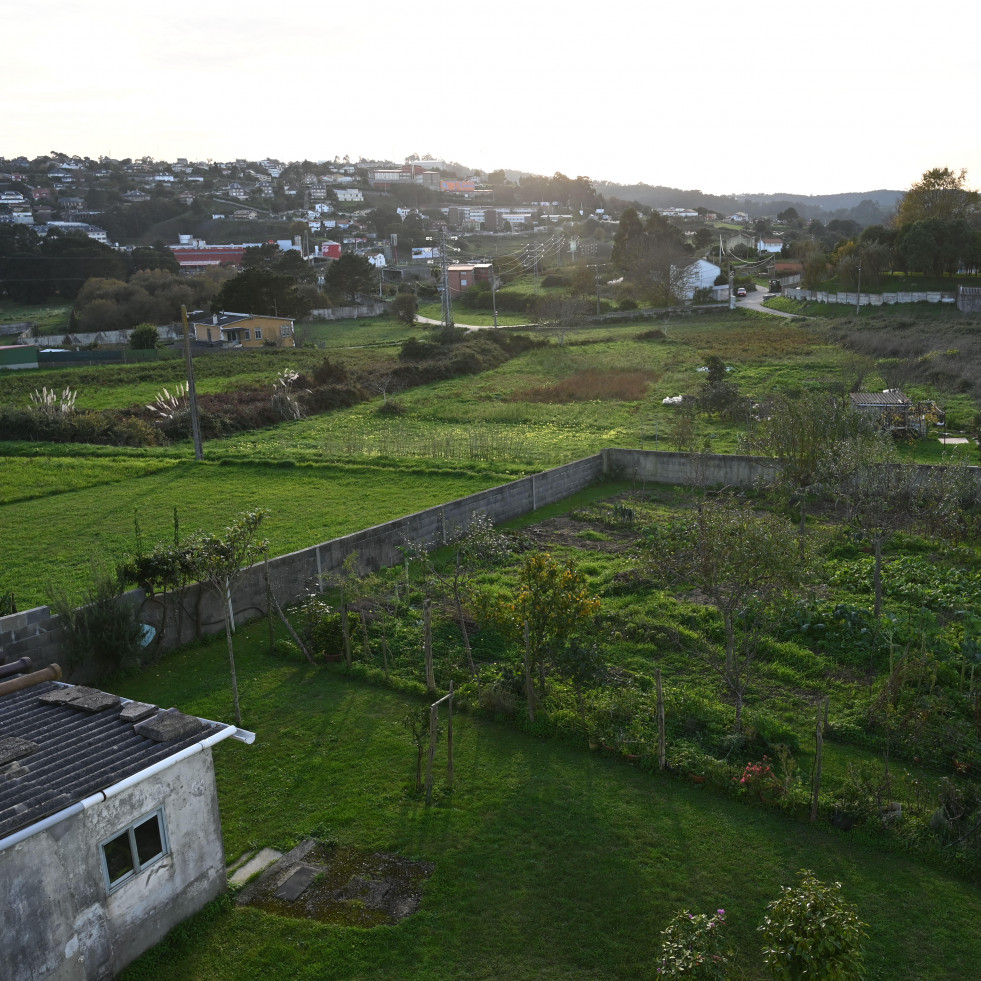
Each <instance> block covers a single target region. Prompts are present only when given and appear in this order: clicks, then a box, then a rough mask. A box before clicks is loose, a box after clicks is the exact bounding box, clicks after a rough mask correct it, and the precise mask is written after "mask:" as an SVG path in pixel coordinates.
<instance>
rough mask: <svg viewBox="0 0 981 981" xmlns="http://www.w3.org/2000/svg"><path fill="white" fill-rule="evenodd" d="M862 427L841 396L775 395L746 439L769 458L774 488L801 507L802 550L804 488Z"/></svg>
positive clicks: (813, 482) (825, 471) (752, 448)
mask: <svg viewBox="0 0 981 981" xmlns="http://www.w3.org/2000/svg"><path fill="white" fill-rule="evenodd" d="M864 429H865V423H864V421H863V420H862V419H861V418H860V417H859V415H858V414H857V413H855V412H853V411H852V409H851V406H850V405H848V404H847V403H846V401H845V400H843V399H836V398H834V397H832V396H830V395H827V394H826V393H823V392H813V393H809V394H806V395H802V396H801V397H800V398H797V399H791V398H787V397H785V396H780V397H779V398H777V399H775V400H774V401H773V402H772V403H771V405H770V406H769V408H768V411H767V414H766V418H764V419H762V420H761V421H760V424H759V426H758V427H757V430H756V432H755V433H754V434H753V435H752V436H751V437H750V439H749V442H748V448H749V450H750V452H751V453H758V454H760V455H761V456H764V457H769V458H771V459H772V461H773V468H774V478H773V486H774V487H775V489H776V490H777V492H778V493H782V494H783V495H784V496H786V497H788V498H791V499H794V500H796V502H797V505H798V507H799V508H800V536H801V537H800V546H799V547H800V550H801V553H802V554H803V550H804V535H805V532H806V518H807V514H806V512H807V494H808V492H809V491H811V490H812V489H813V488H814V486H815V485H816V484H817V483H818V482H819V481H820V480H821V479H822V478H823V477H825V476H826V475H827V474H828V471H829V469H830V466H831V463H832V461H833V460H834V459H835V457H836V455H837V453H838V452H839V451H840V448H841V447H842V446H843V445H844V443H845V442H847V441H848V440H850V439H853V438H854V437H855V436H857V435H860V434H861V433H862V432H863V430H864Z"/></svg>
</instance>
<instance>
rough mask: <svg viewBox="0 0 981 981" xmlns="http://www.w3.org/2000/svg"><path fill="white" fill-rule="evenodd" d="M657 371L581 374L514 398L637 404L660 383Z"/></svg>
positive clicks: (541, 400)
mask: <svg viewBox="0 0 981 981" xmlns="http://www.w3.org/2000/svg"><path fill="white" fill-rule="evenodd" d="M657 378H658V375H657V373H656V372H653V371H597V370H595V369H590V370H588V371H580V372H579V373H578V374H576V375H572V376H571V377H569V378H563V379H562V381H560V382H556V383H555V384H554V385H543V386H542V387H541V388H526V389H525V390H524V391H521V392H515V393H514V395H512V396H511V398H512V399H513V401H515V402H606V401H610V400H611V399H619V400H620V401H622V402H636V401H637V400H638V399H642V398H643V397H644V396H645V395H646V394H647V386H648V385H650V383H651V382H652V381H656V380H657Z"/></svg>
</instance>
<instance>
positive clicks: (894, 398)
mask: <svg viewBox="0 0 981 981" xmlns="http://www.w3.org/2000/svg"><path fill="white" fill-rule="evenodd" d="M849 398H850V399H851V400H852V405H872V406H883V407H884V408H885V407H895V406H897V405H901V406H903V407H906V406H910V405H912V404H913V403H912V402H911V401H910V399H909V398H908V397H907V396H905V395H903V393H902V392H901V391H899V389H898V388H894V389H892V390H891V391H886V392H853V393H852V394H851V395H850V396H849Z"/></svg>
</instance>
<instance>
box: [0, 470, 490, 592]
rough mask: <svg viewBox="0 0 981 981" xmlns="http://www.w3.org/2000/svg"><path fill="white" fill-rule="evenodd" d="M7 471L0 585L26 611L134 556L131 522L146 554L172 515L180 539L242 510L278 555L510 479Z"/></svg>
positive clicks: (463, 474)
mask: <svg viewBox="0 0 981 981" xmlns="http://www.w3.org/2000/svg"><path fill="white" fill-rule="evenodd" d="M8 462H9V461H5V464H4V475H3V484H2V485H0V500H4V501H5V503H3V505H2V506H0V515H2V519H0V520H2V523H3V533H2V534H3V545H4V563H3V569H2V571H0V587H2V588H3V589H4V590H12V591H13V592H14V594H15V596H16V597H17V603H18V606H19V607H20V608H22V609H27V608H28V607H29V606H32V605H40V604H46V603H50V602H51V600H52V599H53V598H54V597H53V590H57V588H59V587H60V588H64V589H66V590H67V591H68V592H69V594H71V595H78V593H79V592H80V590H81V589H82V588H83V587H84V586H86V585H87V584H89V583H90V582H91V579H92V567H93V565H98V564H100V563H110V564H111V563H113V562H114V561H116V560H118V559H121V558H123V557H125V556H127V555H129V554H131V553H132V551H133V550H134V548H135V526H134V518H135V517H136V516H139V521H140V525H141V529H142V532H143V536H144V539H145V540H146V542H147V543H148V544H152V543H154V542H157V541H160V540H163V541H168V540H171V539H172V538H173V511H174V508H175V507H176V508H177V510H178V514H179V518H180V523H181V529H182V532H190V531H193V530H196V529H202V530H205V531H221V530H222V529H223V528H224V527H225V526H226V525H228V524H230V523H231V521H232V519H233V518H234V517H236V516H237V515H238V514H239V513H241V512H242V511H245V510H248V509H250V508H256V507H262V508H267V509H268V510H269V512H270V514H269V518H268V520H267V521H266V523H265V524H264V525H263V533H264V535H265V537H267V538H268V539H269V542H270V550H271V554H273V555H282V554H284V553H286V552H291V551H294V550H295V549H299V548H304V547H306V546H307V545H313V544H315V543H317V542H320V541H326V540H328V539H330V538H335V537H337V536H338V535H343V534H347V533H349V532H352V531H357V530H359V529H361V528H364V527H366V526H367V525H370V524H375V523H378V522H382V521H386V520H389V519H391V518H396V517H399V516H401V515H404V514H408V513H411V512H413V511H417V510H420V509H422V508H425V507H429V506H432V505H435V504H440V503H442V502H445V501H450V500H454V499H455V498H457V497H461V496H464V495H466V494H471V493H473V492H475V491H478V490H483V489H484V488H486V487H492V486H495V485H497V484H500V483H503V482H505V481H506V480H507V479H508V477H507V476H506V475H504V474H502V473H500V472H496V471H494V470H492V469H490V468H488V469H486V470H484V471H481V470H480V469H479V468H474V469H471V470H469V471H460V470H458V469H457V470H453V469H451V468H446V469H444V470H441V469H440V468H439V465H438V464H434V465H433V466H431V467H428V468H419V469H417V470H416V471H415V472H413V469H412V468H411V467H404V466H400V465H399V464H397V463H392V462H389V463H388V464H385V463H377V464H373V465H372V464H364V463H362V464H360V465H351V466H343V465H337V466H330V465H307V466H291V465H287V466H285V467H278V466H276V465H265V464H263V463H259V462H244V461H243V462H241V463H231V464H229V465H223V464H221V463H207V462H206V463H204V464H203V465H201V464H195V463H193V462H191V461H186V460H185V461H178V460H166V459H160V460H155V461H153V462H150V461H146V462H142V461H134V460H126V459H123V460H108V461H105V462H104V464H98V463H96V462H95V461H91V460H84V459H83V460H59V459H57V458H47V459H41V460H36V461H35V460H29V461H25V460H15V461H14V464H13V467H12V468H11V469H12V472H10V471H8V467H7V463H8ZM8 473H9V476H8ZM8 481H10V482H9V483H8ZM24 482H27V484H28V486H30V485H31V484H33V485H34V486H36V487H37V488H38V489H39V490H40V489H41V488H42V487H43V488H45V490H44V493H43V496H34V497H30V498H27V497H25V496H24V495H25V493H26V490H25V489H22V484H23V483H24Z"/></svg>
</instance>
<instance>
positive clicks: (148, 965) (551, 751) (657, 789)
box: [116, 623, 981, 981]
mask: <svg viewBox="0 0 981 981" xmlns="http://www.w3.org/2000/svg"><path fill="white" fill-rule="evenodd" d="M265 638H266V626H265V624H264V623H258V624H255V625H253V626H251V627H248V628H245V629H243V630H240V631H239V632H238V634H237V637H236V656H237V660H238V675H239V679H240V685H241V697H242V706H243V714H244V723H245V725H246V726H247V727H249V728H251V729H253V730H255V731H256V732H257V734H258V736H257V740H256V742H255V744H254V745H252V746H251V747H247V746H242V745H240V744H237V743H228V742H226V743H224V744H223V745H222V746H221V747H219V748H218V749H217V750H216V751H215V761H216V770H217V777H218V785H219V795H220V800H221V810H222V820H223V826H224V836H225V846H226V853H227V856H228V858H229V860H231V859H233V858H234V857H236V856H238V855H239V854H241V853H242V852H243V851H245V850H251V849H255V848H259V847H261V846H264V845H273V846H277V847H280V848H288V847H290V846H292V845H293V844H295V843H296V842H297V841H299V840H301V839H302V838H303V837H305V836H307V835H308V834H310V833H311V832H313V831H316V832H317V833H318V834H320V835H322V836H324V837H325V838H328V839H331V840H335V841H337V842H338V843H339V844H342V845H353V846H358V847H361V848H366V849H371V850H379V851H385V852H397V853H400V854H402V855H405V856H408V857H411V858H415V859H423V860H426V861H430V862H433V863H434V864H435V867H436V868H435V872H434V874H433V876H432V878H431V879H430V881H429V883H428V885H427V886H426V888H425V892H424V897H423V903H422V908H421V910H420V911H419V912H418V913H416V914H415V915H413V916H411V917H409V918H408V919H406V920H404V921H403V922H402V923H401V924H399V925H397V926H394V927H379V928H375V929H373V930H360V929H357V928H352V927H342V926H332V925H323V924H319V923H314V922H305V921H297V920H290V919H283V918H280V917H277V916H274V915H269V914H266V913H263V912H260V911H258V910H252V909H239V908H235V907H233V906H231V905H230V904H228V903H227V902H223V901H219V902H218V903H216V904H213V905H212V906H211V907H209V908H208V909H207V910H206V911H204V912H203V913H201V914H199V915H198V916H197V917H195V918H193V919H192V920H191V921H190V922H189V923H187V924H185V925H184V926H182V927H180V928H178V929H177V930H176V931H174V933H173V934H172V935H171V937H170V938H168V940H167V941H165V943H164V944H163V945H162V946H160V947H159V948H157V949H156V950H154V951H152V952H151V953H149V954H148V955H146V956H145V957H144V958H143V959H142V960H141V961H139V962H137V964H136V965H134V966H133V967H132V968H131V969H130V970H129V971H127V972H126V974H125V975H124V978H125V981H136V979H152V981H168V979H175V981H176V979H181V981H196V979H200V981H204V979H207V981H223V979H228V981H243V979H253V978H254V979H262V981H275V979H284V981H286V979H289V981H293V979H298V978H299V979H306V978H309V979H332V978H336V979H342V978H343V979H373V978H377V979H390V978H395V977H398V978H425V979H427V981H428V979H447V981H449V979H462V978H467V979H487V981H491V979H494V981H496V979H499V978H513V979H519V981H520V979H555V981H559V979H562V981H566V979H570V978H571V979H583V981H585V979H596V978H603V979H620V978H622V979H631V981H632V979H636V978H640V977H652V976H653V975H654V970H655V968H654V959H655V955H656V951H657V947H658V933H659V931H660V930H662V929H663V928H664V927H665V926H666V925H667V923H668V921H669V919H670V918H671V916H672V915H673V913H674V912H675V911H677V910H678V909H680V908H688V909H691V910H692V911H701V912H709V911H714V910H715V909H716V908H717V907H724V908H725V909H726V910H727V912H728V917H729V922H728V926H727V930H728V931H729V932H730V936H731V939H732V942H733V945H734V947H735V948H736V950H737V952H738V964H737V967H736V969H735V970H734V971H733V972H732V974H731V977H733V978H737V979H749V978H758V977H760V976H761V968H760V961H759V940H758V935H757V933H756V930H755V928H756V926H757V924H758V923H759V921H760V919H761V916H762V913H763V909H764V907H765V905H766V903H767V902H768V901H770V900H771V899H773V898H775V897H776V896H777V895H778V893H779V887H780V886H781V885H789V884H792V883H793V882H794V881H795V878H796V872H797V870H798V869H800V868H802V867H807V868H810V869H812V870H813V871H814V872H815V873H816V874H817V875H818V876H819V877H821V878H823V879H825V880H826V881H832V880H840V881H841V882H842V883H843V891H844V896H845V898H846V899H847V900H849V901H850V902H853V903H854V904H855V905H856V906H857V907H858V910H859V913H860V915H861V916H862V918H863V919H864V920H866V921H867V922H868V923H869V924H870V931H869V932H870V935H871V938H870V941H869V944H868V966H869V972H868V976H869V977H870V978H873V979H883V981H884V979H889V981H905V979H908V981H920V979H923V978H931V979H945V978H950V979H962V978H966V977H971V976H973V975H974V974H975V973H976V969H977V963H978V959H979V957H981V940H979V938H978V934H977V930H976V929H975V926H976V923H977V921H978V917H979V916H981V890H979V888H978V886H977V884H972V883H968V882H964V881H959V880H958V879H956V878H954V877H951V876H949V875H946V874H943V873H941V872H938V871H936V870H934V869H932V868H930V867H928V866H926V865H923V864H920V863H918V862H917V861H915V860H913V859H911V858H907V857H905V856H903V855H897V854H884V853H882V852H879V851H877V850H876V849H874V848H871V847H869V846H868V845H867V844H865V843H863V841H862V840H860V839H856V838H851V837H849V836H847V835H844V834H841V833H836V832H832V831H828V830H822V829H819V828H815V827H811V826H809V825H805V824H797V823H793V822H791V821H789V820H788V819H785V818H783V817H780V816H777V815H772V814H765V813H760V812H759V811H756V810H754V809H752V808H750V807H747V806H743V805H741V804H740V803H738V802H734V801H731V800H728V799H723V798H718V797H715V796H712V795H711V794H710V793H707V792H706V791H705V790H704V788H701V787H697V786H692V785H690V784H688V783H685V782H682V781H679V780H676V779H672V778H666V777H661V776H657V775H655V774H650V773H645V772H642V771H640V770H637V769H634V768H632V767H631V766H629V765H625V764H620V763H617V762H615V761H614V760H611V759H606V758H601V757H598V756H597V755H596V754H590V753H589V752H588V751H587V750H586V749H585V748H582V747H578V746H573V745H570V744H566V743H562V742H543V741H540V740H538V739H535V738H532V737H530V736H526V735H522V734H520V733H518V732H515V731H514V730H512V729H509V728H507V727H504V726H501V725H499V724H495V723H494V722H491V721H489V720H486V719H484V718H479V717H474V716H466V715H464V716H460V715H458V716H457V717H456V719H455V720H454V738H455V746H456V759H455V763H456V782H455V788H454V790H453V792H452V793H450V792H448V790H447V789H446V787H445V776H444V773H443V771H442V768H441V762H442V760H443V756H442V753H443V750H444V748H443V747H441V750H440V756H439V758H438V763H437V767H438V768H439V769H438V771H437V772H438V779H437V794H436V806H434V807H432V808H430V809H428V810H427V809H426V808H425V806H424V804H423V802H422V801H421V800H420V798H419V797H418V796H417V795H416V794H415V792H414V791H413V790H412V786H411V785H412V780H413V775H414V751H413V749H412V748H411V746H410V744H409V742H408V741H407V739H406V736H405V734H404V732H403V731H402V729H401V728H400V726H399V725H398V720H399V719H400V718H401V716H402V715H403V714H404V712H405V710H406V708H407V707H408V706H409V705H418V703H417V702H415V701H412V700H411V699H409V698H408V697H407V696H401V695H397V694H394V693H391V692H386V691H380V690H376V689H372V688H370V687H366V686H365V685H364V684H362V683H360V682H358V681H355V680H348V679H347V678H346V677H345V674H344V672H343V670H337V669H334V668H333V666H332V667H331V668H326V669H324V668H321V669H314V668H309V667H307V666H305V665H301V664H298V663H286V662H283V661H280V660H277V659H275V658H273V657H270V656H269V655H267V654H265V653H264V652H263V651H264V648H265ZM227 669H228V666H227V657H226V653H225V649H224V640H223V639H222V640H220V641H218V640H216V641H214V642H211V643H208V644H206V645H204V646H197V647H195V648H193V649H189V650H185V651H182V652H178V653H176V654H174V655H172V656H170V657H169V658H168V659H167V660H166V661H165V662H163V664H161V665H160V666H158V667H156V668H152V669H149V670H148V671H146V672H145V673H144V674H143V675H141V676H131V677H128V678H121V679H119V680H118V682H117V686H116V687H117V688H118V690H119V691H120V692H121V693H122V694H125V695H126V696H127V697H132V698H139V699H145V700H151V701H154V702H157V703H158V704H161V705H168V706H169V705H177V706H179V707H180V708H181V709H183V710H185V711H189V712H193V713H196V714H200V715H202V716H204V717H206V718H217V719H228V718H229V716H230V713H231V698H230V693H229V686H228V680H227V673H228V670H227Z"/></svg>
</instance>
